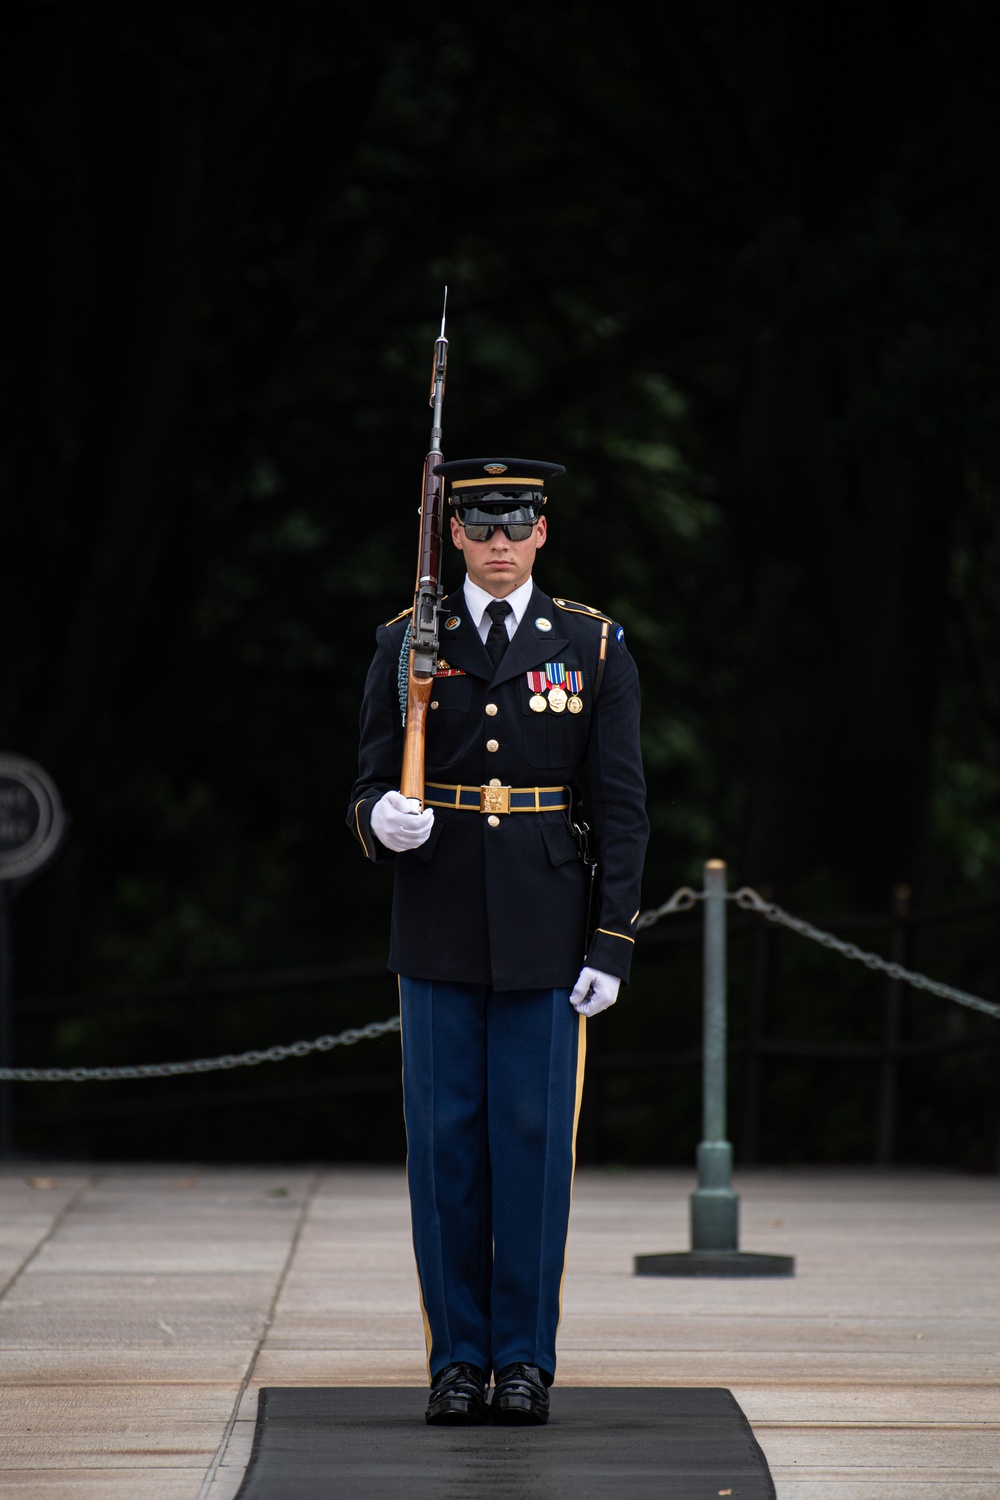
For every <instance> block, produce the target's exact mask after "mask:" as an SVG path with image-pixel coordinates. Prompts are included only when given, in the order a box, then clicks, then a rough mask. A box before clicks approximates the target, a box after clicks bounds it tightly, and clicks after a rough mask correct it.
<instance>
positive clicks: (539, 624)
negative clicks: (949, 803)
mask: <svg viewBox="0 0 1000 1500" xmlns="http://www.w3.org/2000/svg"><path fill="white" fill-rule="evenodd" d="M535 629H536V630H546V631H548V630H551V629H552V621H551V620H547V619H546V618H545V616H544V615H539V616H538V619H537V620H536V621H535Z"/></svg>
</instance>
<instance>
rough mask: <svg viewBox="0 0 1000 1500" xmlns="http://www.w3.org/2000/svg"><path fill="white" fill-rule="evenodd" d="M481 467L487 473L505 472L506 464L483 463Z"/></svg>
mask: <svg viewBox="0 0 1000 1500" xmlns="http://www.w3.org/2000/svg"><path fill="white" fill-rule="evenodd" d="M483 469H484V471H485V472H486V473H487V474H506V472H507V465H506V464H483Z"/></svg>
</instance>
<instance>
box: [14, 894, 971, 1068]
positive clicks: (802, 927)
mask: <svg viewBox="0 0 1000 1500" xmlns="http://www.w3.org/2000/svg"><path fill="white" fill-rule="evenodd" d="M704 899H705V892H704V891H696V890H694V889H693V888H692V887H691V886H689V885H682V886H680V887H679V889H678V890H676V891H674V894H673V895H672V896H671V897H670V899H669V901H665V902H664V903H663V905H662V906H655V907H651V908H650V910H649V911H644V912H641V913H640V914H639V916H638V918H637V919H636V924H635V925H636V928H637V930H642V929H643V928H646V927H652V926H654V925H655V924H656V923H657V922H659V921H660V920H661V918H663V917H670V916H675V915H676V914H677V913H678V912H685V911H691V910H692V909H693V908H694V907H695V906H696V905H697V904H698V902H699V901H704ZM726 900H727V901H735V902H736V905H737V906H738V907H740V908H741V910H743V911H752V912H756V913H757V915H758V916H760V917H763V918H764V919H765V920H766V921H768V922H774V923H776V924H777V925H778V926H780V927H787V928H788V929H789V930H790V931H791V932H797V933H798V934H799V936H800V937H804V938H809V939H810V940H811V941H812V942H814V943H819V944H820V945H821V946H822V947H824V948H829V949H831V950H832V951H833V952H834V953H839V954H841V956H842V957H843V958H849V959H853V960H854V961H855V962H857V963H862V964H864V965H865V967H866V968H868V969H878V970H880V971H881V972H882V973H883V974H888V975H889V977H890V978H891V979H898V980H901V981H902V983H904V984H909V985H912V986H913V988H914V989H915V990H924V991H925V992H926V993H927V994H929V995H937V996H939V997H940V998H941V999H942V1000H954V1001H955V1002H956V1003H957V1004H958V1005H966V1006H968V1007H969V1009H970V1010H978V1011H981V1012H982V1013H983V1015H986V1016H993V1017H994V1018H995V1019H997V1020H1000V1005H993V1004H991V1002H990V1001H989V1000H982V999H981V998H980V997H979V996H978V995H969V994H967V993H966V992H965V990H956V989H954V988H953V987H952V986H951V985H950V984H939V983H938V981H937V980H936V979H928V978H927V976H926V975H925V974H916V973H914V972H913V970H912V969H904V968H903V967H902V965H901V964H896V963H891V962H890V961H889V960H888V959H886V958H881V957H880V956H879V955H878V954H877V953H868V952H866V951H865V949H863V948H859V947H858V946H857V944H856V943H848V942H845V941H844V940H843V938H838V937H834V935H833V933H832V932H824V931H823V930H822V928H820V927H814V926H813V924H812V923H811V922H804V921H803V920H802V918H801V917H793V916H792V915H791V913H790V912H787V911H784V910H783V909H782V908H781V907H780V906H777V905H775V903H774V902H773V901H765V900H764V897H763V896H762V895H761V894H760V893H759V892H758V891H755V890H754V889H753V887H752V886H748V885H744V886H741V887H740V889H739V890H738V891H727V892H726ZM398 1030H399V1017H398V1016H390V1017H389V1019H388V1020H387V1021H372V1022H371V1024H370V1025H368V1026H358V1027H348V1029H347V1030H346V1031H342V1032H340V1033H339V1035H337V1036H319V1037H316V1039H315V1041H312V1042H291V1043H289V1045H288V1046H284V1047H282V1046H276V1047H266V1048H264V1049H263V1050H262V1051H251V1052H227V1053H224V1054H223V1055H222V1057H198V1058H195V1059H194V1060H193V1061H190V1062H174V1063H138V1064H135V1065H133V1066H132V1067H124V1068H0V1082H4V1083H90V1082H99V1083H108V1082H111V1081H113V1080H115V1079H123V1078H177V1077H179V1076H180V1075H182V1074H188V1073H218V1072H225V1071H227V1070H228V1069H230V1068H255V1067H256V1066H257V1065H258V1064H259V1063H268V1062H284V1061H285V1059H286V1058H289V1057H307V1056H308V1055H309V1053H310V1052H329V1051H331V1049H332V1048H334V1047H353V1046H354V1045H355V1043H356V1042H363V1041H368V1040H372V1039H374V1038H375V1037H378V1036H386V1035H387V1034H388V1033H389V1032H392V1031H398Z"/></svg>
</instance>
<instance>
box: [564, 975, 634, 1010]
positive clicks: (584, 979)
mask: <svg viewBox="0 0 1000 1500" xmlns="http://www.w3.org/2000/svg"><path fill="white" fill-rule="evenodd" d="M620 985H621V980H620V979H616V978H615V976H614V975H613V974H605V973H604V971H603V969H586V968H584V969H581V970H580V977H579V979H578V980H577V981H576V984H575V985H574V986H573V989H572V991H571V993H570V997H569V1003H570V1005H572V1007H573V1009H574V1010H575V1011H579V1013H580V1015H581V1016H596V1015H598V1014H599V1013H600V1012H601V1011H602V1010H607V1008H608V1006H609V1005H614V1003H615V1001H616V1000H617V999H618V990H619V987H620Z"/></svg>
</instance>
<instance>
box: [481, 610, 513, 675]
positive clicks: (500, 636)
mask: <svg viewBox="0 0 1000 1500" xmlns="http://www.w3.org/2000/svg"><path fill="white" fill-rule="evenodd" d="M486 613H487V614H488V615H489V617H490V619H491V620H492V621H493V624H492V625H491V626H490V628H489V634H488V635H487V637H486V649H487V651H488V652H489V653H490V661H491V662H492V663H493V665H494V667H498V666H499V665H500V658H501V657H502V656H503V654H504V652H505V651H506V649H507V647H508V646H509V645H510V637H509V636H508V634H507V627H506V625H505V624H504V620H506V618H507V616H508V615H509V614H510V613H511V608H510V605H509V604H508V603H507V601H506V599H494V601H493V603H492V604H487V606H486Z"/></svg>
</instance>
